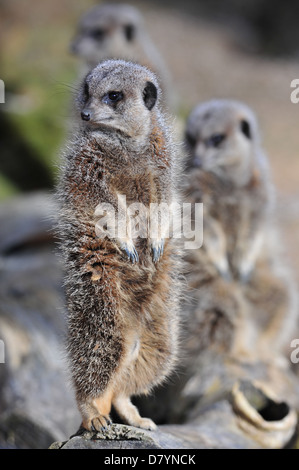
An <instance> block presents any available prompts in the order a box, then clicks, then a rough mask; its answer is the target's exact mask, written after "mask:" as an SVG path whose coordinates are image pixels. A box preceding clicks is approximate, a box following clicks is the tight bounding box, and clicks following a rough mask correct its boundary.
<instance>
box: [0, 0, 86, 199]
mask: <svg viewBox="0 0 299 470" xmlns="http://www.w3.org/2000/svg"><path fill="white" fill-rule="evenodd" d="M18 3H19V2H17V1H14V0H13V1H11V2H3V1H0V18H1V21H3V23H2V24H1V32H0V40H1V49H0V51H1V59H0V64H1V74H0V78H1V79H3V80H4V82H5V104H1V105H0V112H1V114H0V122H1V126H0V127H1V129H0V139H1V153H0V199H3V198H5V197H8V196H10V195H12V194H14V193H16V192H18V191H20V190H21V191H30V190H35V189H41V188H45V189H49V188H52V187H53V185H54V183H55V177H56V173H57V170H56V166H57V165H56V163H57V159H58V158H59V152H60V148H61V146H62V145H63V142H64V139H65V135H66V132H67V126H68V121H69V116H70V107H71V102H72V92H73V91H74V87H75V80H76V76H77V68H78V64H77V62H76V60H75V59H74V58H73V57H72V56H71V55H70V54H69V51H68V46H69V43H70V40H71V37H72V35H73V33H74V25H75V24H76V21H77V18H78V16H80V12H81V11H82V5H81V10H80V8H78V6H77V8H76V6H75V5H74V2H71V1H66V0H62V1H61V2H60V3H58V2H53V3H52V4H51V2H47V3H46V2H37V1H35V0H30V1H27V2H26V6H27V9H26V10H22V11H20V9H19V5H18ZM85 4H87V5H88V2H85ZM71 5H72V6H73V8H70V6H71ZM78 9H79V11H78ZM83 10H84V8H83ZM4 22H5V23H4ZM3 111H4V112H3Z"/></svg>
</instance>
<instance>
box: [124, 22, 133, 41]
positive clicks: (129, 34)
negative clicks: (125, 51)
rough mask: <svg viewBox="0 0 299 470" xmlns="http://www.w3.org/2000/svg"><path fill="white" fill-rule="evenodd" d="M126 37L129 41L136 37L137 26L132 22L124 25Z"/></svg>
mask: <svg viewBox="0 0 299 470" xmlns="http://www.w3.org/2000/svg"><path fill="white" fill-rule="evenodd" d="M124 33H125V38H126V40H127V41H128V42H131V41H133V39H134V38H135V26H133V25H132V24H127V25H125V26H124Z"/></svg>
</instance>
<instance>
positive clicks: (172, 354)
mask: <svg viewBox="0 0 299 470" xmlns="http://www.w3.org/2000/svg"><path fill="white" fill-rule="evenodd" d="M159 99H160V89H159V85H158V82H157V79H156V77H155V75H154V74H153V73H152V72H151V71H150V70H148V69H147V68H145V67H143V66H140V65H137V64H133V63H130V62H126V61H122V60H108V61H104V62H102V63H101V64H99V65H98V66H97V67H96V68H95V69H93V70H92V71H91V72H90V73H89V74H88V75H87V76H86V78H85V80H84V81H83V83H82V86H81V90H80V93H79V95H78V98H77V111H76V112H77V114H79V115H80V116H81V123H79V124H78V130H77V132H76V133H75V135H74V136H73V137H72V139H71V142H70V144H69V146H68V149H67V151H66V154H65V158H64V161H65V163H64V167H63V169H62V171H61V176H60V181H59V184H58V189H57V195H58V201H59V203H60V207H61V213H60V224H59V233H60V238H61V249H62V253H63V258H64V263H65V270H66V277H65V289H66V299H67V311H68V313H67V318H68V333H67V351H68V357H69V361H70V369H71V375H72V381H73V385H74V390H75V394H76V398H77V403H78V408H79V410H80V412H81V414H82V425H83V427H84V428H86V429H88V430H96V431H98V430H100V429H102V428H105V427H106V426H107V425H108V424H110V422H111V420H110V417H109V413H110V409H111V406H112V405H113V407H114V408H115V410H116V411H117V413H118V415H119V416H120V417H121V419H122V420H123V421H124V422H125V423H128V424H130V425H134V426H137V427H141V428H145V429H151V430H152V429H155V424H154V422H153V421H152V420H151V419H149V418H142V417H141V416H140V415H139V412H138V410H137V408H136V407H135V406H134V405H133V404H132V402H131V400H130V397H131V396H132V395H138V394H143V393H148V392H149V391H150V390H151V389H152V387H154V386H155V385H157V384H159V383H161V382H162V381H163V380H165V378H166V377H167V376H168V375H169V373H170V372H171V371H172V369H173V367H174V365H175V362H176V357H177V351H178V293H179V289H180V283H179V282H178V276H177V272H178V265H179V259H178V255H177V249H176V247H175V245H174V240H173V239H171V238H170V237H169V238H167V237H166V231H164V229H166V228H167V227H165V223H164V222H161V232H160V233H159V234H158V236H157V237H153V236H151V234H148V235H147V236H144V237H135V238H134V237H133V235H132V231H131V228H130V218H128V220H126V230H125V232H124V234H119V233H118V232H117V233H115V236H114V237H110V236H105V237H103V236H101V235H105V230H106V229H107V227H105V226H104V225H103V226H101V230H102V233H97V230H96V226H97V216H98V209H97V208H98V207H99V204H103V205H104V206H105V204H110V206H109V207H112V209H113V210H115V212H116V213H117V212H118V211H119V212H121V211H122V210H123V209H124V207H123V201H124V198H126V204H127V206H130V205H131V204H135V203H140V204H142V205H143V206H144V207H145V208H148V207H149V206H150V204H152V203H153V204H160V203H167V204H171V202H172V201H175V200H176V193H175V175H176V171H177V170H176V147H175V145H174V144H173V143H172V136H171V131H170V129H169V128H168V126H167V124H166V123H165V119H164V117H163V115H162V114H161V112H160V108H159ZM120 196H121V198H122V199H120ZM119 200H121V201H122V202H121V205H119ZM105 207H106V206H105ZM119 207H120V209H119ZM140 223H141V224H148V220H145V221H144V220H143V222H142V219H141V222H140ZM163 227H164V228H163ZM146 233H148V232H146Z"/></svg>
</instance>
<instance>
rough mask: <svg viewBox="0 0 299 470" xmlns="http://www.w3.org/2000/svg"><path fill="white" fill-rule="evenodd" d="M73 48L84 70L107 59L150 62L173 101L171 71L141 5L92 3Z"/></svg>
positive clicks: (166, 95)
mask: <svg viewBox="0 0 299 470" xmlns="http://www.w3.org/2000/svg"><path fill="white" fill-rule="evenodd" d="M70 50H71V52H72V53H73V54H75V55H76V56H78V57H79V58H81V60H82V61H83V63H84V72H83V73H86V72H87V71H88V70H90V69H92V68H94V67H95V66H96V65H98V63H99V62H101V61H103V60H107V59H122V60H128V61H132V62H136V63H138V64H140V65H144V66H146V67H147V68H149V69H150V70H152V71H153V72H154V73H155V75H156V76H158V78H160V79H161V86H162V90H163V96H165V102H166V103H167V104H168V105H169V106H172V105H173V96H172V93H171V92H170V88H171V86H170V82H171V77H170V72H169V70H168V68H167V67H166V64H165V60H164V59H163V58H162V56H161V54H160V52H159V51H158V49H157V48H156V46H155V45H154V43H153V41H152V39H151V38H150V36H149V34H148V32H147V30H146V27H145V23H144V19H143V16H142V14H141V13H140V11H139V10H137V8H135V7H133V6H131V5H126V4H114V3H111V4H110V3H107V4H101V5H96V6H94V7H92V8H91V9H90V10H88V11H87V12H86V13H85V14H83V15H82V17H81V19H80V20H79V24H78V27H77V33H76V35H75V37H74V39H73V40H72V42H71V45H70Z"/></svg>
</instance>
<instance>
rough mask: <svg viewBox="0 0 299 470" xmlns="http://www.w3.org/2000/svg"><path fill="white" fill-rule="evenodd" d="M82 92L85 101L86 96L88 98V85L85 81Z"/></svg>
mask: <svg viewBox="0 0 299 470" xmlns="http://www.w3.org/2000/svg"><path fill="white" fill-rule="evenodd" d="M83 93H84V99H85V101H87V100H88V98H89V86H88V83H87V82H85V83H84V90H83Z"/></svg>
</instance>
